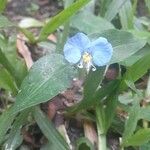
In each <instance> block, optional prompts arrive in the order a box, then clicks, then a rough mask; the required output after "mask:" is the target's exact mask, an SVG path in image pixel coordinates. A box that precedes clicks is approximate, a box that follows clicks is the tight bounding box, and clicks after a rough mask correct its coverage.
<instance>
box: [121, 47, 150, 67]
mask: <svg viewBox="0 0 150 150" xmlns="http://www.w3.org/2000/svg"><path fill="white" fill-rule="evenodd" d="M149 49H150V46H149V45H148V44H147V45H145V46H144V47H143V48H142V49H140V50H139V51H137V52H136V53H135V54H133V55H132V56H130V57H128V58H126V59H125V60H124V61H122V62H121V63H120V64H121V65H124V66H128V67H129V66H132V65H133V64H135V63H136V62H137V61H139V60H140V59H142V58H143V57H145V56H146V55H149V54H150V51H149Z"/></svg>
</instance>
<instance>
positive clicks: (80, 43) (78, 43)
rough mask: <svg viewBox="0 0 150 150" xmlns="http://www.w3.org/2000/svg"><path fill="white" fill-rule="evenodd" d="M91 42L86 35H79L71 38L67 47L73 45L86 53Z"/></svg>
mask: <svg viewBox="0 0 150 150" xmlns="http://www.w3.org/2000/svg"><path fill="white" fill-rule="evenodd" d="M89 43H90V40H89V38H88V37H87V36H86V35H85V34H84V33H77V34H76V35H75V36H73V37H71V38H69V39H68V40H67V42H66V44H67V45H71V46H73V47H76V48H78V49H80V51H81V52H83V51H84V49H85V48H86V46H87V45H89Z"/></svg>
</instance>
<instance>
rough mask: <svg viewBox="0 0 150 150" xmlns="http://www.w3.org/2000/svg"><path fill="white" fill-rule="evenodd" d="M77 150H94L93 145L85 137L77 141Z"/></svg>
mask: <svg viewBox="0 0 150 150" xmlns="http://www.w3.org/2000/svg"><path fill="white" fill-rule="evenodd" d="M76 145H77V146H76V147H77V148H76V149H77V150H94V149H95V148H94V146H93V145H92V143H91V142H90V141H89V140H88V139H87V138H85V137H81V138H79V139H78V140H77V144H76Z"/></svg>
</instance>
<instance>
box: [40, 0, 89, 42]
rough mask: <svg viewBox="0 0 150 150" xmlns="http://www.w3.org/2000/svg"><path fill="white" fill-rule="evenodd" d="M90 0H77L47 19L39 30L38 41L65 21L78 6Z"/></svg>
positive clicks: (80, 6)
mask: <svg viewBox="0 0 150 150" xmlns="http://www.w3.org/2000/svg"><path fill="white" fill-rule="evenodd" d="M89 1H90V0H78V1H77V2H75V3H74V4H72V5H71V6H70V7H68V8H66V9H65V10H63V11H62V12H61V13H59V14H58V15H56V16H55V17H53V18H52V19H51V20H50V21H48V22H47V23H46V24H45V25H44V27H43V28H42V30H41V33H40V36H39V41H41V40H45V39H46V38H47V36H48V35H49V34H50V33H52V32H54V31H55V30H56V29H57V28H58V27H59V26H60V25H62V24H63V23H64V22H65V21H67V20H68V19H69V18H70V17H71V16H72V15H73V14H75V13H76V12H77V11H78V10H79V9H80V8H82V7H83V6H84V5H86V4H87V3H88V2H89Z"/></svg>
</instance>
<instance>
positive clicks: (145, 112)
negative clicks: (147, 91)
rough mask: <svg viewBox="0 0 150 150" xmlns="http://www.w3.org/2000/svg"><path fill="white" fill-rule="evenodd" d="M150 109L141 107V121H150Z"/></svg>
mask: <svg viewBox="0 0 150 150" xmlns="http://www.w3.org/2000/svg"><path fill="white" fill-rule="evenodd" d="M149 114H150V107H149V106H148V107H145V108H144V107H141V109H140V114H139V118H140V119H144V120H147V121H150V115H149Z"/></svg>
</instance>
